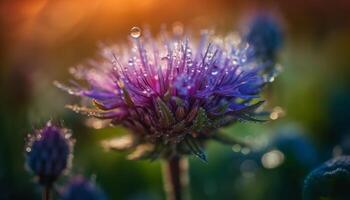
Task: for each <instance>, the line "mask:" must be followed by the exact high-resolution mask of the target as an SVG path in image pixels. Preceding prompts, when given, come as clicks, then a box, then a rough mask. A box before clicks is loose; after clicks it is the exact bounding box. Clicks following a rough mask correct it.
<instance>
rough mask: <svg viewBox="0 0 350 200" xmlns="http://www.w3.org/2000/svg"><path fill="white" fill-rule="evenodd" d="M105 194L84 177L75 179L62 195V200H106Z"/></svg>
mask: <svg viewBox="0 0 350 200" xmlns="http://www.w3.org/2000/svg"><path fill="white" fill-rule="evenodd" d="M106 199H107V198H106V195H105V194H104V192H103V191H102V190H101V189H100V188H99V187H98V186H97V185H96V184H95V183H94V182H93V181H90V180H88V179H86V178H84V177H83V176H75V177H73V178H72V179H71V180H70V182H69V183H68V185H67V186H66V187H65V189H64V191H63V193H62V200H106Z"/></svg>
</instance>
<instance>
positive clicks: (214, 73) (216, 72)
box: [211, 71, 219, 76]
mask: <svg viewBox="0 0 350 200" xmlns="http://www.w3.org/2000/svg"><path fill="white" fill-rule="evenodd" d="M218 73H219V72H218V71H213V72H211V75H213V76H215V75H217V74H218Z"/></svg>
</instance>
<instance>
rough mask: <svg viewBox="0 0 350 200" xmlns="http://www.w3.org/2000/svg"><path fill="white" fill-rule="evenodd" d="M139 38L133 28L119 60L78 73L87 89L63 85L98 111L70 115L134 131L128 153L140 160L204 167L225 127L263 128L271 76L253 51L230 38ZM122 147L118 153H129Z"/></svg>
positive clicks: (107, 59)
mask: <svg viewBox="0 0 350 200" xmlns="http://www.w3.org/2000/svg"><path fill="white" fill-rule="evenodd" d="M140 31H141V30H139V29H138V28H133V30H132V34H131V42H132V44H131V46H130V47H126V48H121V46H120V48H119V49H118V50H119V51H117V53H116V54H115V53H114V52H116V51H114V50H113V49H111V48H104V49H103V56H104V57H103V60H102V61H101V62H97V61H91V62H90V63H89V65H90V68H77V69H74V70H72V71H73V74H74V75H75V77H76V78H77V79H83V80H85V81H86V82H87V86H86V87H84V86H80V85H79V84H77V83H74V85H73V86H70V87H68V86H65V85H63V84H61V83H56V85H57V86H58V87H59V88H62V89H64V90H66V91H67V92H68V93H69V94H72V95H77V96H81V97H87V98H88V99H90V100H91V102H92V103H93V105H94V106H93V107H91V106H88V107H83V106H76V105H74V106H69V108H71V109H72V110H74V111H76V112H79V113H83V114H87V115H89V116H93V117H97V118H101V119H110V120H111V123H112V124H121V125H123V126H124V127H127V128H129V129H130V130H132V132H133V134H132V136H133V137H131V138H132V142H126V144H128V145H126V146H128V147H130V146H132V147H136V153H135V154H136V155H138V154H137V152H142V153H140V154H139V155H141V156H135V157H144V156H146V157H151V158H156V157H159V156H163V157H168V156H171V155H175V154H187V153H193V154H195V155H197V156H198V157H200V158H202V159H204V160H205V159H206V158H205V154H204V153H203V151H202V145H203V142H204V141H206V140H207V139H210V138H216V137H217V136H218V135H217V134H216V130H217V129H218V128H220V127H222V126H225V125H228V124H232V123H235V122H237V121H263V120H261V119H258V116H257V113H256V110H257V108H258V107H260V105H261V104H262V103H263V101H262V100H261V98H260V92H261V90H262V88H263V86H264V85H265V84H266V83H267V82H269V81H268V80H271V77H269V75H267V74H266V73H265V72H264V68H265V66H264V65H259V64H257V62H256V61H255V59H254V57H252V56H251V53H252V52H253V51H252V49H251V48H249V45H247V44H244V43H238V42H237V39H235V37H232V36H230V35H229V36H227V37H214V36H212V35H209V34H208V33H202V34H201V37H200V39H199V41H198V42H196V40H195V39H192V38H189V37H186V36H182V35H178V34H175V35H168V34H167V33H165V32H162V34H161V37H159V38H158V39H154V38H152V37H151V36H150V34H149V33H146V34H145V37H140V35H141V32H140ZM248 58H249V59H248ZM123 139H124V140H125V138H123ZM112 143H113V142H109V143H107V144H109V145H112V146H113V144H112ZM115 143H117V142H115ZM130 144H132V145H130ZM118 145H119V146H118V147H115V149H123V146H122V145H120V143H118ZM107 146H108V145H107ZM112 148H113V147H112ZM145 149H146V150H145ZM145 151H146V152H147V153H145ZM135 154H133V155H135ZM131 157H132V158H135V157H134V156H131Z"/></svg>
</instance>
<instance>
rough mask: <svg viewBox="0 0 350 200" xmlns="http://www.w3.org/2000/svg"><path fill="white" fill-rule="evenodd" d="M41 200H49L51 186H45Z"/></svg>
mask: <svg viewBox="0 0 350 200" xmlns="http://www.w3.org/2000/svg"><path fill="white" fill-rule="evenodd" d="M42 199H43V200H51V186H49V185H46V186H44V188H43V190H42Z"/></svg>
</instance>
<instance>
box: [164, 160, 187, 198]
mask: <svg viewBox="0 0 350 200" xmlns="http://www.w3.org/2000/svg"><path fill="white" fill-rule="evenodd" d="M163 181H164V189H165V192H166V196H167V200H189V199H190V195H189V176H188V159H187V158H185V157H180V156H174V157H172V158H169V159H168V160H165V161H163Z"/></svg>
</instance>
